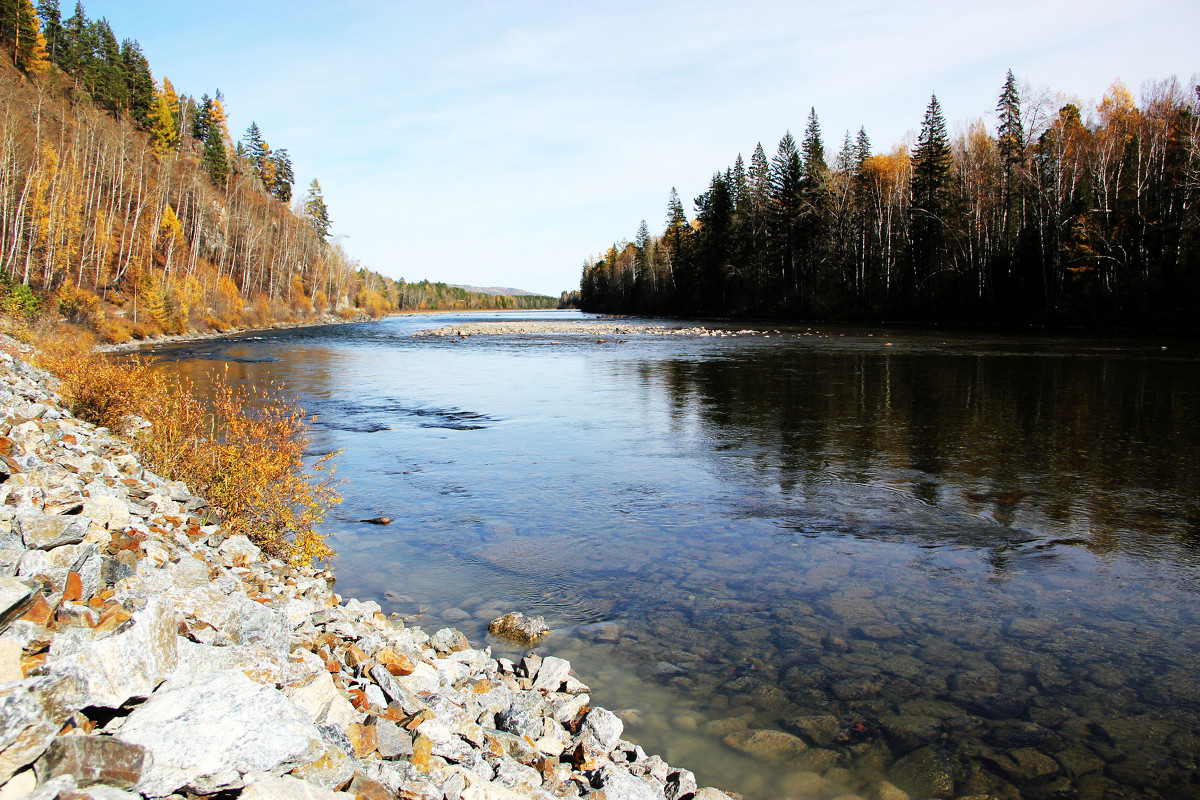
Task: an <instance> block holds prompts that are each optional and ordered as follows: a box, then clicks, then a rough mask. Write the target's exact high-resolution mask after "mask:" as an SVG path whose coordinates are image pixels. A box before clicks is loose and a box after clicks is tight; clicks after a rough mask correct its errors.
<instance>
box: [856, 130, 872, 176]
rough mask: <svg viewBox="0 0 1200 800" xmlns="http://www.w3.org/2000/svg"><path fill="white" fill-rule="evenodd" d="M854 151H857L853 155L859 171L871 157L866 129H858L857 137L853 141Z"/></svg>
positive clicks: (869, 140)
mask: <svg viewBox="0 0 1200 800" xmlns="http://www.w3.org/2000/svg"><path fill="white" fill-rule="evenodd" d="M854 149H855V150H856V151H857V152H856V154H855V155H856V156H857V159H858V167H859V169H861V168H862V165H863V164H865V163H866V161H867V159H868V158H870V157H871V139H870V137H869V136H867V129H866V128H859V129H858V136H856V137H855V139H854Z"/></svg>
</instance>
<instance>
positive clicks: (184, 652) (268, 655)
mask: <svg viewBox="0 0 1200 800" xmlns="http://www.w3.org/2000/svg"><path fill="white" fill-rule="evenodd" d="M176 642H177V649H178V652H179V662H178V666H176V667H175V670H174V671H173V672H172V673H171V675H170V678H171V679H177V678H179V679H183V678H190V677H194V676H196V675H205V674H208V673H210V672H223V671H225V670H230V669H236V670H238V671H239V672H242V673H243V674H244V675H245V676H246V677H247V678H249V679H250V680H252V681H254V682H255V683H261V684H263V685H266V686H275V685H277V684H291V683H297V682H306V681H310V680H312V679H313V677H315V676H318V675H319V674H320V673H322V672H325V665H324V664H321V663H318V664H317V665H315V666H314V665H312V664H309V663H306V662H303V661H299V660H295V659H289V658H284V657H283V656H281V655H279V653H277V652H272V651H268V650H263V649H262V648H258V647H247V646H246V645H236V644H235V645H228V646H225V647H213V646H211V645H206V644H199V643H197V642H193V641H191V640H190V639H186V638H184V637H182V636H180V637H178V639H177V640H176ZM325 674H326V675H328V674H329V673H327V672H326V673H325Z"/></svg>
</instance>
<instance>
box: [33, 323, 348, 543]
mask: <svg viewBox="0 0 1200 800" xmlns="http://www.w3.org/2000/svg"><path fill="white" fill-rule="evenodd" d="M35 343H36V344H37V345H38V346H39V348H40V350H39V356H38V359H37V360H38V363H39V364H40V365H41V366H43V367H45V368H46V369H48V370H50V371H51V372H53V373H54V374H56V375H57V376H58V377H59V379H60V380H61V382H62V387H61V391H62V394H63V396H64V397H65V398H66V400H67V402H68V403H69V404H70V407H71V410H72V412H73V413H75V414H76V415H77V416H79V417H80V418H82V419H85V420H88V421H89V422H93V423H95V424H98V425H106V426H109V427H117V426H119V425H120V424H121V422H122V420H123V419H124V418H125V417H126V416H127V415H130V414H136V415H138V416H141V417H144V418H145V419H147V420H149V421H150V422H151V427H150V428H147V429H145V430H143V431H142V432H141V433H140V434H139V436H138V440H137V445H138V448H139V449H140V450H141V452H142V455H143V457H144V459H145V461H146V463H147V465H148V466H150V467H151V468H152V469H153V470H154V471H155V472H157V473H158V474H160V475H162V476H163V477H165V478H168V479H170V480H182V481H184V482H186V483H187V484H188V486H189V487H191V489H192V491H194V492H196V493H197V494H199V495H201V496H202V497H205V498H206V499H207V500H208V501H209V502H210V503H212V504H213V505H214V506H215V507H216V508H218V509H220V511H221V512H222V513H223V515H224V526H225V528H226V530H228V531H229V532H231V533H243V534H246V535H247V536H249V537H250V538H251V539H252V540H253V541H254V542H255V543H256V544H258V546H259V547H261V548H262V549H263V550H264V551H265V552H266V553H268V554H270V555H272V556H276V557H279V558H283V559H286V560H287V561H290V562H292V563H294V564H309V563H311V562H313V561H314V560H327V559H329V558H331V557H333V555H334V552H333V550H332V549H331V548H330V547H329V544H328V543H327V542H326V541H325V537H324V536H323V535H322V534H321V533H320V532H319V531H318V530H317V526H318V525H319V524H320V523H321V521H322V520H323V519H324V518H325V514H326V513H327V512H328V510H329V509H330V508H331V507H333V506H334V505H337V504H338V503H340V502H341V497H340V496H339V495H338V492H337V483H336V482H335V480H334V474H333V468H332V466H331V465H330V464H329V463H328V462H329V460H330V459H331V458H333V457H334V456H335V455H336V453H331V454H329V455H326V456H324V457H322V458H320V459H318V460H317V462H316V463H315V464H313V465H312V467H311V470H310V469H308V468H306V467H305V464H304V452H305V448H307V446H308V444H309V442H310V441H311V437H310V435H309V432H308V426H307V424H306V423H305V421H304V412H303V410H302V409H300V408H299V407H298V406H297V404H296V402H295V401H294V400H289V399H287V398H285V397H284V395H283V394H282V392H281V389H282V387H279V386H274V385H269V386H266V387H262V388H259V389H246V388H244V387H238V386H234V385H232V384H231V383H230V382H229V379H228V376H227V375H226V374H224V373H222V374H217V375H214V376H213V378H212V385H213V389H214V399H213V402H212V405H211V407H206V406H205V405H204V404H203V403H202V402H201V401H200V400H199V399H198V398H197V397H196V393H195V388H194V387H193V386H192V385H191V384H190V383H189V382H188V381H186V380H184V379H182V378H180V377H177V376H170V375H168V373H166V372H163V371H161V370H156V369H153V368H152V367H151V366H150V365H149V363H148V362H146V361H143V360H140V359H130V360H121V361H118V360H116V359H112V358H108V357H105V356H101V355H96V354H95V353H94V352H93V351H92V349H91V345H92V340H91V339H90V338H89V337H87V336H84V335H72V336H70V337H68V336H65V335H62V336H59V337H57V338H55V337H53V336H50V337H44V338H43V339H42V340H41V341H37V342H35Z"/></svg>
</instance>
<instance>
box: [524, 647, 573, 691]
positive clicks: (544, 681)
mask: <svg viewBox="0 0 1200 800" xmlns="http://www.w3.org/2000/svg"><path fill="white" fill-rule="evenodd" d="M570 674H571V662H570V661H567V660H566V659H565V658H557V657H555V656H546V657H545V658H543V659H542V665H541V666H540V667H538V671H537V677H535V678H534V679H533V688H534V689H541V690H542V691H546V692H557V691H558V687H559V686H561V685H562V682H563V681H565V680H566V679H567V676H568V675H570Z"/></svg>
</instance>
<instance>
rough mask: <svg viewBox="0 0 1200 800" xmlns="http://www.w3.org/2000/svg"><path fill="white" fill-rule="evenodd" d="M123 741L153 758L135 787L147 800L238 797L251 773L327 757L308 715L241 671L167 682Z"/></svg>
mask: <svg viewBox="0 0 1200 800" xmlns="http://www.w3.org/2000/svg"><path fill="white" fill-rule="evenodd" d="M117 735H118V738H120V739H121V740H122V741H125V742H129V743H130V744H138V745H141V746H142V747H145V748H146V750H148V751H149V753H150V755H151V756H152V758H153V761H152V764H151V766H150V768H149V769H147V770H146V772H145V774H144V775H143V776H142V779H141V781H139V782H138V785H137V787H136V791H138V792H141V793H142V794H143V795H145V796H147V797H166V796H167V795H169V794H172V793H173V792H175V791H177V790H180V789H184V790H187V791H190V792H195V793H197V794H213V793H214V792H219V791H224V790H226V789H238V788H241V787H242V786H243V785H244V780H243V776H244V775H245V774H246V773H250V772H286V771H288V770H290V769H293V768H295V767H298V766H300V765H302V764H309V763H311V762H313V761H314V760H315V759H317V758H319V757H320V756H321V755H322V753H323V752H324V751H325V745H324V743H323V742H322V740H321V733H320V731H319V730H317V726H316V725H314V724H313V723H312V722H311V721H309V719H308V716H307V715H306V714H305V713H304V712H303V711H301V710H300V709H298V708H297V707H296V706H295V704H294V703H292V702H291V701H290V700H288V699H287V698H286V697H284V696H283V694H282V693H280V692H279V691H277V690H275V689H272V688H270V687H267V686H262V685H260V684H257V683H254V682H253V681H251V680H250V679H249V678H247V677H246V676H245V675H243V674H242V673H241V672H238V671H235V670H229V671H225V672H213V673H209V674H206V675H197V676H194V677H192V678H187V679H181V680H176V679H172V680H170V681H168V682H167V683H166V684H164V685H163V687H162V688H161V689H159V690H158V691H157V692H155V693H154V694H153V695H152V696H151V697H150V699H149V700H147V701H146V702H145V703H144V704H142V705H141V706H138V707H137V708H135V709H134V710H133V712H132V713H130V715H129V717H128V718H127V719H126V720H125V723H124V724H123V725H122V726H121V729H120V731H119V732H118V734H117Z"/></svg>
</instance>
